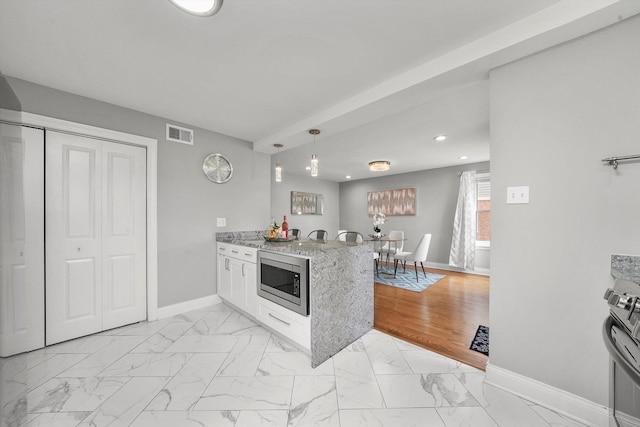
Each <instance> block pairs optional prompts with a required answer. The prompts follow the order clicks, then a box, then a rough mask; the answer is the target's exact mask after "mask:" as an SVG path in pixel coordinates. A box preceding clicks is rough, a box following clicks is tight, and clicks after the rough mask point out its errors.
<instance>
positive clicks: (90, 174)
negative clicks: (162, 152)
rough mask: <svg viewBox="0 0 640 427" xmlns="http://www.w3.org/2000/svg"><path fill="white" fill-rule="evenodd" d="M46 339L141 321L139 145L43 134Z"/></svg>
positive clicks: (142, 180)
mask: <svg viewBox="0 0 640 427" xmlns="http://www.w3.org/2000/svg"><path fill="white" fill-rule="evenodd" d="M45 152H46V168H45V170H46V180H45V182H46V210H45V212H46V344H47V345H51V344H54V343H57V342H61V341H65V340H69V339H72V338H76V337H80V336H83V335H88V334H92V333H95V332H100V331H103V330H106V329H111V328H115V327H117V326H122V325H126V324H129V323H134V322H138V321H140V320H144V319H145V318H146V150H145V149H144V148H141V147H135V146H131V145H125V144H118V143H114V142H108V141H103V140H98V139H92V138H88V137H82V136H77V135H70V134H65V133H59V132H55V131H47V133H46V151H45Z"/></svg>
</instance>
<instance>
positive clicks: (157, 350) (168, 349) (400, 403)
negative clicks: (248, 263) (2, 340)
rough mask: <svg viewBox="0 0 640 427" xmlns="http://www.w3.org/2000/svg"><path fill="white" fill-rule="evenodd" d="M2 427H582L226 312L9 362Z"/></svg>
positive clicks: (463, 374) (396, 351)
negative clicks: (300, 344)
mask: <svg viewBox="0 0 640 427" xmlns="http://www.w3.org/2000/svg"><path fill="white" fill-rule="evenodd" d="M0 368H1V369H0V387H1V388H0V403H1V406H0V426H2V427H5V426H6V427H17V426H23V425H26V426H29V427H36V426H47V427H71V426H86V427H103V426H135V427H147V426H150V427H164V426H167V427H183V426H184V427H189V426H235V427H243V426H342V427H356V426H367V427H369V426H392V427H396V426H403V427H409V426H434V427H435V426H439V427H458V426H474V427H475V426H477V427H484V426H500V427H514V426H523V427H537V426H541V427H549V426H554V427H556V426H580V425H581V424H578V423H576V422H574V421H572V420H569V419H567V418H564V417H562V416H560V415H558V414H556V413H554V412H552V411H550V410H548V409H545V408H543V407H540V406H538V405H535V404H533V403H530V402H527V401H526V400H523V399H521V398H519V397H517V396H515V395H512V394H510V393H507V392H505V391H503V390H500V389H496V388H494V387H492V386H490V385H487V384H484V383H483V379H484V372H482V371H479V370H477V369H475V368H472V367H470V366H466V365H463V364H461V363H459V362H456V361H454V360H452V359H448V358H446V357H443V356H440V355H438V354H435V353H432V352H430V351H428V350H424V349H422V348H419V347H416V346H413V345H411V344H408V343H406V342H404V341H401V340H398V339H396V338H393V337H391V336H388V335H385V334H383V333H381V332H378V331H375V330H374V331H371V332H369V333H368V334H367V335H365V336H364V337H362V338H361V339H360V340H358V341H356V342H355V343H353V344H352V345H350V346H349V347H348V348H346V349H344V350H343V351H341V352H340V353H338V354H337V355H336V356H334V357H333V358H331V359H330V360H328V361H327V362H325V363H324V364H322V365H321V366H319V367H317V368H316V369H312V368H311V367H310V358H309V356H307V355H306V354H304V353H302V352H299V351H297V350H296V349H295V348H294V347H292V346H291V345H290V344H288V343H287V342H286V341H283V340H281V339H279V338H278V337H277V336H276V335H274V334H272V333H270V332H269V331H267V330H265V329H264V328H262V327H260V326H259V325H257V324H256V323H254V322H253V321H251V320H250V319H248V318H247V317H245V316H243V315H242V314H240V313H238V312H237V311H234V310H233V309H232V308H230V307H228V306H227V305H225V304H218V305H216V306H213V307H210V308H207V309H202V310H198V311H193V312H190V313H187V314H183V315H179V316H175V317H172V318H169V319H163V320H159V321H156V322H150V323H149V322H143V323H139V324H136V325H131V326H125V327H122V328H118V329H114V330H111V331H107V332H103V333H100V334H97V335H92V336H89V337H84V338H79V339H75V340H72V341H68V342H65V343H62V344H58V345H55V346H51V347H47V348H45V349H42V350H37V351H34V352H31V353H28V354H24V355H19V356H14V357H11V358H6V359H0Z"/></svg>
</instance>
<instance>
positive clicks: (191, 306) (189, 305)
mask: <svg viewBox="0 0 640 427" xmlns="http://www.w3.org/2000/svg"><path fill="white" fill-rule="evenodd" d="M221 302H222V299H220V297H219V296H218V295H209V296H206V297H202V298H196V299H192V300H189V301H184V302H179V303H177V304H172V305H167V306H164V307H158V313H157V314H158V320H160V319H166V318H167V317H171V316H176V315H178V314H182V313H186V312H188V311H193V310H199V309H201V308H205V307H211V306H212V305H216V304H220V303H221Z"/></svg>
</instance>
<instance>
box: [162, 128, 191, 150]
mask: <svg viewBox="0 0 640 427" xmlns="http://www.w3.org/2000/svg"><path fill="white" fill-rule="evenodd" d="M167 141H173V142H180V143H182V144H189V145H193V130H192V129H187V128H183V127H180V126H176V125H170V124H169V123H167Z"/></svg>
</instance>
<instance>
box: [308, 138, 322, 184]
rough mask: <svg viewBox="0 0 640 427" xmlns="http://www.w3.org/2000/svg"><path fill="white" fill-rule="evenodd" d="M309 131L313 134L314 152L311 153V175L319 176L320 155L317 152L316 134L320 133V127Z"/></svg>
mask: <svg viewBox="0 0 640 427" xmlns="http://www.w3.org/2000/svg"><path fill="white" fill-rule="evenodd" d="M309 133H310V134H311V135H313V152H314V154H312V155H311V176H318V156H317V155H316V154H315V152H316V135H318V134H320V130H319V129H309Z"/></svg>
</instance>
